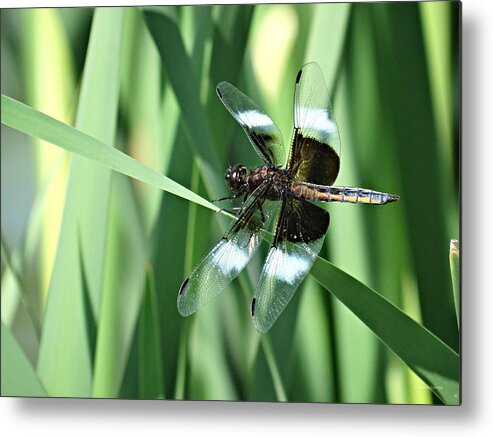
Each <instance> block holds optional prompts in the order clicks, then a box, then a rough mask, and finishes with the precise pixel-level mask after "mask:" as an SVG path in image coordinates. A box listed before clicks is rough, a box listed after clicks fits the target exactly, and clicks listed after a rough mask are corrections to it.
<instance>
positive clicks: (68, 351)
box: [2, 8, 123, 397]
mask: <svg viewBox="0 0 493 437" xmlns="http://www.w3.org/2000/svg"><path fill="white" fill-rule="evenodd" d="M122 19H123V10H122V9H118V8H102V9H97V10H96V12H95V14H94V19H93V23H92V28H91V35H90V39H89V46H88V49H87V55H86V62H85V66H84V73H83V79H82V84H81V91H80V97H79V104H78V109H77V117H76V126H77V128H78V129H79V130H80V131H83V132H85V133H86V134H88V135H92V136H94V137H96V138H98V139H99V140H100V141H103V142H106V143H110V144H111V143H113V140H114V136H115V127H116V118H117V104H118V84H119V65H120V46H121V34H122V21H123V20H122ZM102 71H104V74H101V72H102ZM2 107H3V104H2ZM62 126H63V125H62ZM38 127H39V126H38ZM43 139H46V138H43ZM48 141H49V140H48ZM110 178H111V172H110V171H109V170H108V169H106V168H101V167H100V166H97V165H94V163H92V162H88V161H86V160H83V159H80V158H78V157H75V158H73V159H72V161H71V164H70V176H69V184H68V187H67V193H66V202H65V209H64V215H63V219H62V225H61V231H60V239H59V244H58V248H57V254H56V258H55V263H54V268H53V275H52V278H51V283H50V289H49V297H48V302H47V306H46V314H45V319H44V325H43V333H42V337H41V344H40V351H39V360H38V374H39V375H40V378H41V380H42V381H43V384H44V386H45V388H46V389H47V391H48V393H49V394H50V395H51V396H83V397H86V396H90V394H91V386H92V365H93V363H92V350H91V339H90V338H89V335H88V322H87V320H86V314H87V308H86V301H85V299H84V291H83V282H82V279H83V278H82V276H81V271H80V259H79V258H80V256H82V263H83V266H84V273H85V277H84V280H85V283H86V285H87V290H88V292H89V293H88V295H89V298H90V304H91V311H92V312H93V313H94V317H95V318H96V320H97V319H98V316H99V305H100V301H101V298H100V296H101V284H102V275H103V268H104V262H103V260H104V255H105V245H106V234H107V232H106V231H107V217H108V199H109V190H110V183H111V179H110ZM74 338H77V341H74Z"/></svg>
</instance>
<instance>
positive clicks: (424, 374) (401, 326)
mask: <svg viewBox="0 0 493 437" xmlns="http://www.w3.org/2000/svg"><path fill="white" fill-rule="evenodd" d="M311 274H312V275H313V276H314V277H315V279H317V281H319V282H320V284H321V285H322V286H323V287H325V288H326V289H327V290H328V291H330V292H331V293H332V294H333V295H334V296H335V297H336V298H337V299H339V300H340V301H341V302H342V303H343V304H344V305H345V306H346V307H347V308H348V309H349V310H351V311H352V312H353V313H354V314H356V315H357V317H358V318H359V319H360V320H361V321H362V322H363V323H365V325H367V326H368V327H369V328H370V329H371V331H373V333H374V334H375V335H376V336H377V337H378V338H379V339H380V340H381V341H382V342H383V343H384V344H385V345H386V346H387V347H389V349H390V350H392V351H393V352H394V353H395V354H396V355H397V356H399V358H400V359H401V360H402V361H404V362H405V363H406V364H407V365H408V366H409V367H410V368H411V369H412V370H413V371H414V372H415V373H416V374H417V375H418V376H419V377H420V378H421V379H422V380H423V381H424V382H425V383H426V384H427V385H428V386H429V387H430V389H431V390H432V391H433V392H434V393H435V394H436V395H437V396H438V397H439V398H440V399H441V400H442V401H443V402H444V403H445V404H449V405H457V404H458V402H459V376H460V362H459V356H458V354H457V353H456V352H454V351H453V350H452V349H450V348H449V347H448V346H447V345H446V344H445V343H443V342H442V341H441V340H440V339H439V338H437V337H436V336H435V335H433V334H432V333H431V332H429V331H428V330H427V329H425V328H424V327H422V326H420V325H419V324H418V323H416V322H415V321H414V320H412V319H411V318H410V317H409V316H407V315H406V314H405V313H403V312H402V311H401V310H399V309H398V308H397V307H396V306H394V305H393V304H392V303H390V302H389V301H388V300H386V299H385V298H384V297H382V296H381V295H379V294H378V293H376V292H374V291H373V290H371V289H370V288H368V287H366V286H365V285H363V284H362V283H360V282H359V281H357V280H355V279H354V278H352V277H351V276H349V275H348V274H347V273H345V272H343V271H342V270H339V269H338V268H337V267H335V266H333V265H331V264H330V263H329V262H327V261H325V260H323V259H321V258H319V259H318V260H317V262H316V263H315V265H314V266H313V269H312V271H311Z"/></svg>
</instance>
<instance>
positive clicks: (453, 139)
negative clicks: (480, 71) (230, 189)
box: [1, 2, 460, 404]
mask: <svg viewBox="0 0 493 437" xmlns="http://www.w3.org/2000/svg"><path fill="white" fill-rule="evenodd" d="M1 20H2V22H1V24H2V27H1V44H2V47H1V48H2V52H1V53H2V54H1V56H2V59H1V61H2V72H1V73H2V94H4V95H6V96H8V97H3V96H2V138H1V139H2V149H1V152H2V395H13V396H69V397H121V398H146V399H149V398H152V399H154V398H166V399H222V400H257V401H276V400H277V401H293V402H351V403H353V402H358V403H419V404H423V403H425V404H427V403H439V404H441V403H445V404H458V403H459V402H460V392H459V355H458V350H459V329H458V321H459V317H458V305H459V303H458V302H459V299H458V291H457V289H458V283H459V279H458V276H456V275H458V272H457V270H458V261H457V262H456V260H457V258H456V257H455V255H454V253H455V252H453V253H452V255H449V251H450V240H451V239H458V238H459V133H460V132H459V126H460V124H459V122H460V111H459V108H460V101H459V99H460V89H459V84H460V76H459V74H460V69H459V61H460V59H459V44H460V34H459V23H460V21H459V20H460V4H459V3H457V2H427V3H422V4H418V3H412V2H410V3H399V4H397V3H364V4H350V3H340V4H317V5H258V6H212V7H209V6H202V7H164V8H163V7H161V8H152V9H139V8H124V9H118V8H103V9H98V10H92V9H77V8H73V9H30V10H29V9H27V10H2V15H1ZM310 61H315V62H318V63H319V64H320V66H321V67H322V70H323V72H324V77H325V80H326V83H327V85H328V87H329V90H330V91H331V94H332V96H333V106H334V112H335V116H336V119H337V122H338V125H339V129H340V135H341V144H342V152H341V158H342V161H341V172H340V174H339V177H338V179H337V181H336V183H337V185H349V186H360V187H364V188H371V189H375V190H379V191H385V192H390V193H395V194H399V195H400V196H401V200H400V201H399V202H398V203H394V204H391V205H388V206H384V207H371V206H367V205H350V204H332V205H328V206H327V208H328V210H329V211H330V213H331V225H330V228H329V231H328V234H327V238H326V242H325V245H324V247H323V248H322V251H321V253H320V257H321V258H323V259H325V260H328V261H330V263H331V264H330V263H327V262H326V261H324V260H323V259H319V261H318V262H317V263H316V264H315V267H314V269H313V271H312V275H310V276H309V277H308V278H307V279H306V280H305V282H304V283H303V284H302V286H301V287H300V289H299V291H298V292H297V293H296V295H295V297H294V298H293V300H292V301H291V303H290V305H289V306H288V307H287V308H286V310H285V311H284V313H283V314H282V316H281V317H280V318H279V320H278V322H277V323H276V324H275V325H274V327H273V329H272V330H271V331H270V332H269V334H267V335H264V336H260V335H259V334H258V333H257V332H256V331H255V330H254V328H253V326H252V324H251V321H250V318H249V311H248V307H249V301H250V300H251V295H252V293H253V288H252V287H253V285H254V284H255V283H256V281H257V279H258V276H259V271H260V268H261V265H262V261H263V259H264V257H263V255H265V252H266V249H267V248H268V245H267V244H264V246H265V247H263V251H262V253H260V254H258V255H257V256H256V257H255V258H254V260H252V262H251V263H250V266H249V268H248V269H247V270H246V271H245V272H244V273H242V274H241V275H240V277H239V279H238V280H236V281H234V282H233V283H232V285H231V286H230V287H229V288H228V290H227V291H226V292H224V293H223V294H221V295H220V296H219V297H218V298H217V299H215V300H214V301H212V302H211V303H210V304H208V305H207V306H206V307H204V308H203V309H201V310H200V311H199V312H197V313H196V314H195V315H194V316H192V317H190V318H187V319H183V318H181V317H180V316H179V314H178V312H177V310H176V296H177V292H178V289H179V287H180V284H181V282H182V281H183V279H184V278H185V277H186V275H187V274H188V273H189V272H190V270H191V269H192V268H193V266H194V264H195V263H196V262H197V261H198V260H200V258H201V257H202V256H203V255H204V254H205V253H207V251H208V250H209V249H210V247H211V246H212V245H213V244H214V242H215V241H216V240H217V239H218V238H219V237H220V236H221V234H222V233H223V232H224V230H225V229H226V228H227V226H228V225H229V223H230V220H229V219H227V218H225V217H223V216H221V215H220V214H217V213H213V212H212V211H211V210H210V209H206V208H203V207H202V206H199V204H198V203H200V204H202V205H204V206H209V207H211V206H210V205H208V204H207V203H206V202H204V201H203V200H202V199H201V198H198V197H197V196H195V197H194V196H193V194H192V193H191V192H194V193H197V194H199V195H200V196H201V197H202V198H205V199H215V198H218V197H222V196H224V195H227V191H226V186H225V184H224V182H223V179H222V175H223V172H224V170H225V169H226V167H227V166H228V164H233V163H236V162H242V163H245V164H247V165H249V166H251V167H252V166H255V165H258V164H259V160H258V157H256V155H255V153H254V152H253V149H252V147H251V146H250V144H249V143H248V140H247V139H246V137H245V135H244V133H243V131H242V130H241V129H240V128H239V126H238V125H237V124H236V122H235V121H234V120H233V119H232V117H231V116H230V115H229V114H228V113H227V111H226V110H225V109H224V107H223V106H222V104H221V103H220V101H219V99H218V98H217V97H216V95H215V92H214V88H215V85H216V84H217V83H218V82H219V81H221V80H227V81H229V82H231V83H233V84H234V85H236V86H237V87H238V88H239V89H241V90H243V91H244V92H245V93H246V94H247V95H249V96H250V97H251V98H252V99H253V100H254V101H256V102H257V103H258V104H259V105H260V106H261V107H263V108H264V109H265V110H266V112H267V113H268V114H270V115H271V117H272V118H273V119H274V120H275V121H276V123H277V124H278V126H279V127H280V129H281V131H282V132H283V136H284V138H285V141H287V140H288V139H289V137H290V129H291V128H292V99H293V85H294V78H295V76H296V72H297V71H298V69H299V68H300V67H301V66H302V65H303V64H304V63H306V62H310ZM11 98H13V99H15V100H12V99H11ZM16 100H17V101H20V102H23V103H25V104H26V105H28V106H24V105H20V104H18V103H17V102H16ZM31 108H34V109H36V110H37V111H40V112H37V111H33V110H32V109H31ZM41 113H44V114H47V115H49V116H50V117H52V118H50V117H46V116H45V115H43V114H41ZM54 119H56V120H60V121H62V122H64V123H66V124H63V125H62V124H60V123H57V122H56V121H55V120H54ZM67 125H70V126H74V128H75V129H71V128H70V127H68V126H67ZM12 128H13V129H12ZM19 132H24V133H26V134H29V136H27V135H24V134H21V133H19ZM44 140H45V141H44ZM50 143H52V144H50ZM53 144H55V145H57V146H60V147H61V148H60V147H55V146H53ZM113 146H114V147H113ZM119 150H120V151H122V152H124V153H125V154H127V155H130V156H132V157H133V158H135V159H136V160H137V161H139V162H140V163H142V164H144V165H145V166H144V165H141V164H140V163H139V162H135V161H133V160H129V159H127V157H126V156H125V155H122V154H121V153H118V151H119ZM70 152H75V153H70ZM110 169H114V170H117V172H113V171H111V170H110ZM151 169H152V170H154V171H152V170H151ZM120 173H123V174H124V175H129V176H132V177H133V178H134V179H131V178H128V177H127V176H123V175H122V174H120ZM161 175H165V176H167V177H168V178H169V179H168V178H166V177H163V176H161ZM136 179H138V180H140V182H139V181H137V180H136ZM173 181H175V182H177V184H176V183H174V182H173ZM156 187H158V188H161V190H160V189H156ZM185 188H188V189H189V190H190V191H188V190H185ZM162 190H165V191H162ZM171 193H174V194H177V195H178V196H180V197H177V196H175V195H174V194H171ZM451 265H452V266H455V267H454V268H453V272H454V274H453V275H452V274H451ZM339 269H341V270H342V271H341V270H339ZM344 272H345V273H344ZM452 277H454V282H453V281H452ZM355 278H356V279H357V280H358V281H361V282H358V281H356V279H355ZM363 284H364V285H363ZM453 284H455V285H456V288H455V289H454V287H453ZM327 290H328V291H330V293H328V292H327ZM373 290H376V291H377V292H378V293H375V292H374V291H373ZM454 292H455V295H454ZM415 321H416V322H417V323H415Z"/></svg>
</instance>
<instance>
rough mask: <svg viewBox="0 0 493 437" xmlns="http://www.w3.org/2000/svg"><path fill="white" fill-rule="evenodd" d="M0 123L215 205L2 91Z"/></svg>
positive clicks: (167, 188) (104, 164)
mask: <svg viewBox="0 0 493 437" xmlns="http://www.w3.org/2000/svg"><path fill="white" fill-rule="evenodd" d="M1 110H2V123H3V124H5V125H7V126H10V127H12V128H14V129H17V130H19V131H21V132H24V133H26V134H28V135H31V136H34V137H37V138H42V139H44V140H46V141H48V142H49V143H52V144H55V145H56V146H59V147H62V148H64V149H66V150H68V151H70V152H73V153H76V154H78V155H80V156H83V157H84V158H87V159H90V160H92V161H95V162H97V163H98V164H101V165H103V166H105V167H107V168H110V169H112V170H115V171H117V172H119V173H122V174H124V175H127V176H130V177H132V178H134V179H137V180H139V181H141V182H145V183H147V184H149V185H152V186H153V187H156V188H160V189H162V190H164V191H167V192H169V193H171V194H174V195H176V196H179V197H183V198H184V199H187V200H190V201H192V202H195V203H197V204H199V205H202V206H205V207H206V208H209V209H212V210H213V211H218V210H219V209H218V208H217V207H216V206H214V205H213V204H211V203H210V202H208V201H207V200H205V199H204V198H202V197H200V196H198V195H197V194H195V193H193V192H192V191H190V190H188V189H186V188H185V187H183V186H182V185H180V184H178V183H176V182H174V181H173V180H171V179H169V178H167V177H166V176H163V175H162V174H160V173H158V172H156V171H154V170H152V169H150V168H149V167H146V166H145V165H143V164H141V163H140V162H139V161H137V160H135V159H133V158H131V157H130V156H128V155H126V154H125V153H122V152H120V151H119V150H117V149H115V148H113V147H110V146H108V145H106V144H105V143H104V142H102V141H99V140H97V139H95V138H93V137H91V136H89V135H87V134H85V133H83V132H81V131H79V130H77V129H74V128H72V127H70V126H67V125H66V124H64V123H61V122H60V121H58V120H55V119H53V118H51V117H49V116H47V115H46V114H43V113H41V112H39V111H36V110H34V109H32V108H30V107H29V106H27V105H24V104H23V103H21V102H18V101H16V100H14V99H12V98H10V97H7V96H4V95H2V107H1Z"/></svg>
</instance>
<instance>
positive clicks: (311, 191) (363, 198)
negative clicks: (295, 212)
mask: <svg viewBox="0 0 493 437" xmlns="http://www.w3.org/2000/svg"><path fill="white" fill-rule="evenodd" d="M291 192H292V194H293V195H294V197H297V198H301V199H305V200H310V201H313V202H347V203H367V204H371V205H385V204H386V203H390V202H395V201H396V200H399V196H396V195H395V194H388V193H381V192H379V191H373V190H367V189H365V188H355V187H327V186H325V185H316V184H310V183H308V182H300V181H294V182H292V184H291Z"/></svg>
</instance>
